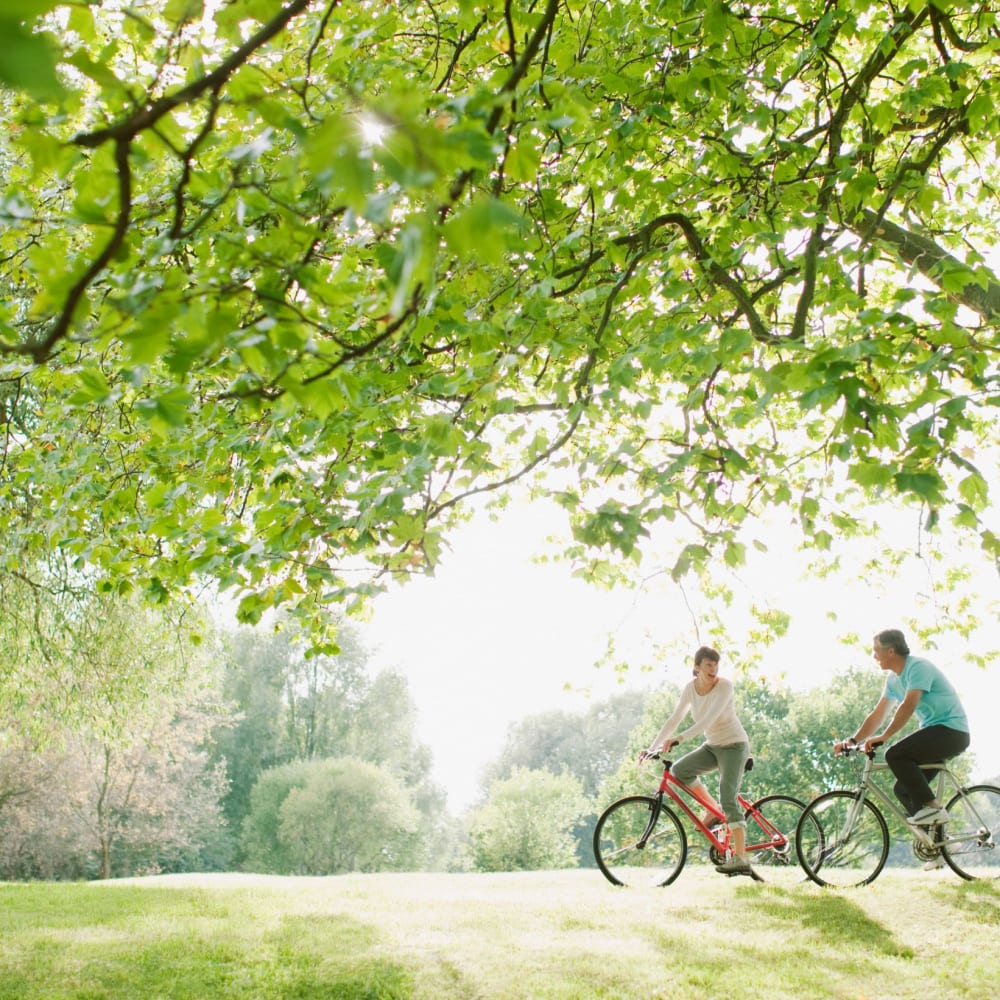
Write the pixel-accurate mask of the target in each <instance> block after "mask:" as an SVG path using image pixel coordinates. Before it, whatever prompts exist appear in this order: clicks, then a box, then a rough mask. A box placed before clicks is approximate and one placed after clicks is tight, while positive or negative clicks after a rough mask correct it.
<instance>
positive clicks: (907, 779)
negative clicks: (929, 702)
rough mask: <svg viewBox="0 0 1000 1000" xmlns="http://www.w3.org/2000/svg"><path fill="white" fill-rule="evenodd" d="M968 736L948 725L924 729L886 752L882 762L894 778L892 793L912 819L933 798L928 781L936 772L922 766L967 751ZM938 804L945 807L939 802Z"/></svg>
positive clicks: (895, 744)
mask: <svg viewBox="0 0 1000 1000" xmlns="http://www.w3.org/2000/svg"><path fill="white" fill-rule="evenodd" d="M969 742H970V738H969V734H968V733H963V732H962V731H961V730H960V729H949V728H948V727H947V726H927V728H926V729H918V730H917V731H916V732H915V733H910V735H909V736H906V737H904V738H903V739H901V740H900V741H899V742H898V743H894V744H893V745H892V746H891V747H889V749H888V750H886V752H885V762H886V763H887V764H888V765H889V770H891V771H892V773H893V774H894V775H895V777H896V784H895V785H894V786H893V789H892V790H893V791H894V792H895V793H896V798H897V799H899V801H900V802H902V803H903V805H904V806H905V808H906V811H907V815H909V816H912V815H913V814H914V813H915V812H916V811H917V810H918V809H920V808H922V807H923V806H925V805H927V803H928V802H930V801H931V799H933V798H934V793H933V792H932V791H931V786H930V783H929V779H930V778H933V777H934V775H935V774H937V771H935V770H927V771H925V770H923V769H922V768H921V767H920V765H921V764H936V763H938V762H940V761H945V760H947V759H948V758H949V757H955V756H957V755H958V754H960V753H962V752H963V751H964V750H968V748H969ZM941 805H944V803H943V802H942V803H941Z"/></svg>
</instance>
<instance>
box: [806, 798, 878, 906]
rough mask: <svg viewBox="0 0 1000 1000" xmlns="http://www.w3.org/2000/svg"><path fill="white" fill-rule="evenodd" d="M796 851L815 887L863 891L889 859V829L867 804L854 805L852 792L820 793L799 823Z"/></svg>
mask: <svg viewBox="0 0 1000 1000" xmlns="http://www.w3.org/2000/svg"><path fill="white" fill-rule="evenodd" d="M795 850H796V853H797V854H798V857H799V864H801V865H802V868H803V870H804V871H805V873H806V874H807V875H808V876H809V878H811V879H812V880H813V881H814V882H815V883H816V884H817V885H830V886H835V887H838V888H847V887H849V886H855V885H868V883H869V882H873V881H874V880H875V879H876V878H877V877H878V874H879V872H880V871H882V868H883V867H884V866H885V862H886V858H888V857H889V828H888V827H887V826H886V824H885V817H884V816H883V815H882V813H880V812H879V811H878V809H877V808H876V807H875V806H874V805H873V804H872V803H871V802H870V801H869V800H868V799H864V800H863V801H861V802H859V801H858V796H857V793H856V792H849V791H846V790H841V791H836V792H825V793H824V794H823V795H820V796H818V797H817V798H815V799H813V800H812V802H810V803H809V805H808V806H806V808H805V811H804V812H803V813H802V816H801V817H800V818H799V825H798V826H797V827H796V830H795Z"/></svg>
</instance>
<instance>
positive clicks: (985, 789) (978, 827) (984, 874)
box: [941, 785, 1000, 882]
mask: <svg viewBox="0 0 1000 1000" xmlns="http://www.w3.org/2000/svg"><path fill="white" fill-rule="evenodd" d="M962 793H964V794H962ZM962 793H956V794H955V796H954V797H953V798H952V800H951V801H950V802H949V803H948V805H947V806H945V808H946V809H947V810H948V816H949V820H948V825H947V827H946V828H945V842H944V845H943V846H942V848H941V857H943V858H944V860H945V861H946V862H947V863H948V866H949V867H950V868H951V870H952V871H953V872H955V874H956V875H959V876H961V877H962V878H964V879H965V880H966V881H968V882H975V881H977V880H989V879H997V878H1000V788H997V787H996V786H995V785H972V786H970V787H969V788H964V789H962Z"/></svg>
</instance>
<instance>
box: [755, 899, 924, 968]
mask: <svg viewBox="0 0 1000 1000" xmlns="http://www.w3.org/2000/svg"><path fill="white" fill-rule="evenodd" d="M757 907H758V909H759V910H760V912H762V913H764V914H766V915H767V916H769V917H773V918H774V919H775V920H779V921H786V922H787V923H789V924H791V925H794V926H795V927H797V928H801V929H804V930H811V931H813V932H815V934H816V937H817V938H819V939H820V940H821V941H822V943H823V944H825V945H829V946H831V947H833V948H834V949H837V948H838V947H839V946H843V947H845V948H851V949H853V948H859V949H861V950H862V951H867V952H869V953H872V952H874V953H876V954H879V955H887V956H889V957H892V958H912V957H913V950H912V949H911V948H907V947H904V946H902V945H900V944H898V943H897V942H896V939H895V938H894V937H893V935H892V934H891V933H890V932H889V931H888V930H887V929H886V928H885V927H883V926H882V925H881V924H880V923H878V921H876V920H872V918H871V917H870V916H869V915H868V914H867V913H865V911H864V910H863V909H862V908H861V907H860V906H858V904H857V903H855V902H853V901H852V900H850V899H848V898H847V897H846V896H842V895H839V894H838V893H837V892H836V891H821V892H815V893H810V894H809V895H804V894H803V893H801V892H798V891H789V890H783V889H774V890H772V891H771V892H770V893H769V894H768V895H766V896H761V897H760V898H759V900H758V903H757Z"/></svg>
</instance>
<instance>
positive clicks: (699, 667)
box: [694, 657, 719, 680]
mask: <svg viewBox="0 0 1000 1000" xmlns="http://www.w3.org/2000/svg"><path fill="white" fill-rule="evenodd" d="M694 675H695V677H698V676H701V677H703V678H704V679H705V680H714V679H715V678H716V677H718V676H719V664H718V661H717V660H710V659H708V657H705V658H704V659H703V660H701V661H700V662H699V663H696V664H695V666H694Z"/></svg>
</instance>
